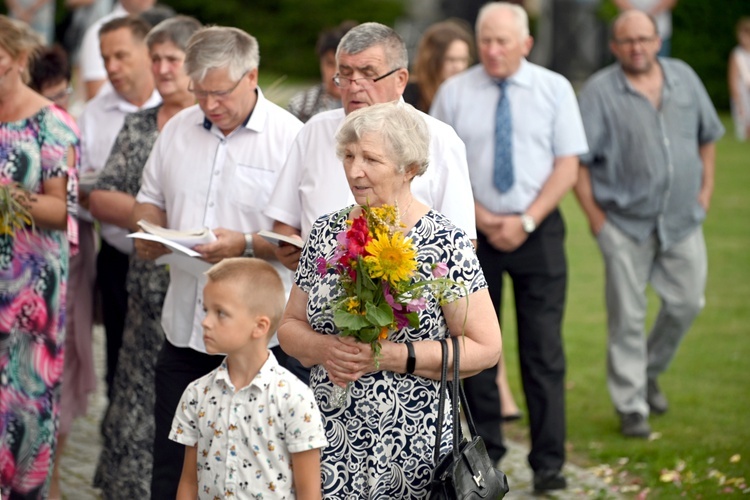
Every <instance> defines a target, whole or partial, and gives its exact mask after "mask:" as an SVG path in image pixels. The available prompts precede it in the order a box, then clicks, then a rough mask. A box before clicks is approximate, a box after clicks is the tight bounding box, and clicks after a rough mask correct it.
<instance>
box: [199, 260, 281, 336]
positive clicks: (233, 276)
mask: <svg viewBox="0 0 750 500" xmlns="http://www.w3.org/2000/svg"><path fill="white" fill-rule="evenodd" d="M206 277H207V278H208V281H210V282H213V283H219V282H232V283H237V284H238V285H240V286H241V287H242V290H243V298H244V299H245V302H246V303H247V306H248V308H249V309H250V312H251V313H252V314H261V315H264V316H268V318H269V319H270V320H271V325H270V327H269V335H270V334H273V333H274V332H275V331H276V329H277V328H278V326H279V322H280V321H281V316H282V314H283V313H284V307H285V306H286V296H285V295H284V284H283V283H282V282H281V277H280V276H279V273H278V272H277V271H276V269H274V267H273V266H272V265H271V264H269V263H268V262H266V261H265V260H262V259H255V258H246V257H233V258H230V259H224V260H222V261H221V262H219V263H218V264H215V265H214V266H212V267H211V269H209V270H208V271H206Z"/></svg>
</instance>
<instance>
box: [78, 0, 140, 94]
mask: <svg viewBox="0 0 750 500" xmlns="http://www.w3.org/2000/svg"><path fill="white" fill-rule="evenodd" d="M127 15H129V14H128V11H127V10H125V8H124V7H123V6H122V4H121V3H120V2H117V3H116V4H115V7H114V8H113V9H112V12H110V13H109V14H107V15H106V16H103V17H101V18H100V19H99V20H97V21H96V22H94V23H93V24H92V25H91V26H89V28H88V29H87V30H86V33H85V34H84V35H83V40H82V41H81V50H80V52H79V61H78V62H79V64H80V66H81V79H82V80H83V81H84V82H89V81H93V80H104V79H106V78H107V70H106V69H105V67H104V60H103V59H102V51H101V47H100V46H99V30H100V29H101V27H102V26H104V25H105V24H106V23H108V22H109V21H111V20H112V19H117V18H118V17H125V16H127Z"/></svg>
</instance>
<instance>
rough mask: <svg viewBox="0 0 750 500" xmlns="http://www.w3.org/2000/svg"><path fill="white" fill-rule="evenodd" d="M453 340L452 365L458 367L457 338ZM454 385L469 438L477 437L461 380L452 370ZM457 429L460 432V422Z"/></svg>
mask: <svg viewBox="0 0 750 500" xmlns="http://www.w3.org/2000/svg"><path fill="white" fill-rule="evenodd" d="M452 339H453V353H454V354H453V357H454V358H455V361H454V364H455V365H456V366H458V363H459V357H460V356H459V352H460V349H459V340H458V337H452ZM453 380H454V384H457V385H458V392H459V394H460V398H461V399H460V401H461V409H463V411H464V417H465V418H466V424H467V426H468V427H469V434H470V436H469V437H472V436H477V435H478V433H477V427H476V425H474V419H473V418H472V417H471V411H470V410H469V402H468V400H467V399H466V393H465V392H464V385H463V384H462V383H461V380H460V378H459V375H458V369H457V368H456V369H454V376H453ZM455 422H457V420H454V423H455ZM458 425H459V427H458V429H459V430H461V427H460V422H458Z"/></svg>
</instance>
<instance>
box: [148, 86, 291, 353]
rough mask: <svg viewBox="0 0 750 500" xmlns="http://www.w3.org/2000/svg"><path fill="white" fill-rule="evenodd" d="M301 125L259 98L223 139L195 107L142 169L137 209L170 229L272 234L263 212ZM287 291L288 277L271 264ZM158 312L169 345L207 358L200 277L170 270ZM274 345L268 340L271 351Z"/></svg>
mask: <svg viewBox="0 0 750 500" xmlns="http://www.w3.org/2000/svg"><path fill="white" fill-rule="evenodd" d="M301 127H302V122H300V121H299V120H298V119H297V118H295V117H294V116H293V115H292V114H291V113H289V112H288V111H286V110H284V109H282V108H280V107H279V106H277V105H275V104H273V103H272V102H270V101H268V100H267V99H265V98H264V97H263V93H262V92H261V91H260V89H258V101H257V103H256V104H255V109H254V110H253V112H252V115H251V116H250V119H249V120H248V122H247V123H246V124H245V125H244V126H241V127H239V128H238V129H237V130H235V131H233V132H232V133H230V134H229V135H228V136H225V135H224V134H223V133H222V132H221V131H220V130H219V129H218V128H217V127H215V126H214V125H212V124H211V122H209V121H207V120H206V118H205V116H204V114H203V111H201V109H200V107H198V105H195V106H192V107H190V108H187V109H184V110H182V111H180V112H179V113H178V114H177V115H175V116H174V117H172V119H171V120H169V122H167V124H166V125H165V126H164V128H163V129H162V131H161V134H160V135H159V138H158V139H157V140H156V144H154V148H153V150H152V151H151V156H150V157H149V159H148V161H147V162H146V166H145V168H144V170H143V179H142V182H141V190H140V192H139V193H138V196H137V197H136V200H137V201H138V202H139V203H151V204H153V205H156V206H157V207H159V208H160V209H162V210H164V211H166V213H167V221H168V227H169V228H170V229H181V230H188V229H197V228H202V227H208V228H210V229H216V228H219V227H221V228H225V229H230V230H233V231H240V232H243V233H255V232H257V231H260V230H261V229H267V230H269V229H272V228H273V219H271V218H270V217H267V216H266V215H264V214H263V213H262V210H263V208H264V207H265V206H266V204H267V203H268V199H269V196H270V195H271V191H272V190H273V187H274V185H275V184H276V180H277V178H278V174H279V171H280V170H281V167H282V166H283V165H284V162H285V161H286V158H287V152H288V151H289V150H290V148H291V147H292V142H293V141H294V138H295V137H296V135H297V132H298V131H299V130H300V128H301ZM271 264H272V265H274V267H275V268H276V270H277V271H279V274H280V275H281V278H282V281H283V282H284V286H285V289H286V290H287V291H288V290H289V289H290V288H291V271H289V270H288V269H286V268H285V267H284V266H283V265H281V263H279V262H276V261H273V262H271ZM169 275H170V283H169V289H168V290H167V295H166V298H165V300H164V307H163V310H162V326H163V327H164V333H165V334H166V336H167V339H168V340H169V342H171V343H172V344H173V345H175V346H177V347H191V348H193V349H195V350H197V351H200V352H206V349H205V346H204V344H203V329H202V327H201V321H202V319H203V316H204V313H203V306H202V303H203V286H204V285H205V282H206V280H205V277H201V278H200V279H199V278H196V277H195V276H193V275H191V274H190V273H187V272H185V271H182V270H180V269H177V268H175V267H174V266H171V267H170V271H169ZM275 344H278V341H272V343H271V344H269V346H273V345H275Z"/></svg>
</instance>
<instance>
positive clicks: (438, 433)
mask: <svg viewBox="0 0 750 500" xmlns="http://www.w3.org/2000/svg"><path fill="white" fill-rule="evenodd" d="M440 351H441V352H442V355H443V366H442V367H441V369H440V398H439V402H438V417H437V420H436V425H437V429H435V450H434V455H435V463H438V460H439V459H440V438H441V437H442V435H443V415H444V413H445V393H446V389H447V388H446V384H447V380H446V379H447V378H448V345H447V342H446V341H445V339H440Z"/></svg>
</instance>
